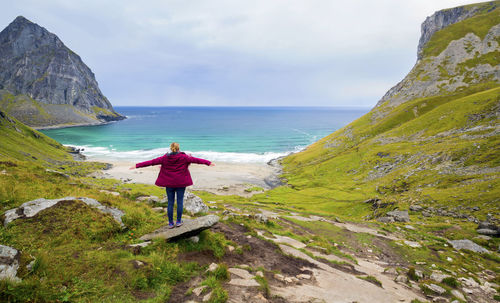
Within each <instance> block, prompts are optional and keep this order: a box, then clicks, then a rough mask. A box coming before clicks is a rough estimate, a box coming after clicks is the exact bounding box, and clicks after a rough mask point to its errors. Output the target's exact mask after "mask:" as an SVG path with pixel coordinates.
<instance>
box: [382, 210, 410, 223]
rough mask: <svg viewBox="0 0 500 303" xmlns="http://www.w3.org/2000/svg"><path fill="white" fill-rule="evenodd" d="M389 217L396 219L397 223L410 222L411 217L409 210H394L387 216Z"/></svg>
mask: <svg viewBox="0 0 500 303" xmlns="http://www.w3.org/2000/svg"><path fill="white" fill-rule="evenodd" d="M386 215H387V216H388V217H392V218H394V220H395V221H397V222H410V216H409V215H408V211H407V210H393V211H390V212H388V213H387V214H386Z"/></svg>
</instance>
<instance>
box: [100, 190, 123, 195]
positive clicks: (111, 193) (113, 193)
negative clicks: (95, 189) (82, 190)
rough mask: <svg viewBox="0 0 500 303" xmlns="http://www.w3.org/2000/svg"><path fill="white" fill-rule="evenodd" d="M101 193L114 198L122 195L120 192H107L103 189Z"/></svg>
mask: <svg viewBox="0 0 500 303" xmlns="http://www.w3.org/2000/svg"><path fill="white" fill-rule="evenodd" d="M99 192H101V193H105V194H108V195H112V196H119V195H120V193H119V192H116V191H109V190H105V189H101V190H100V191H99Z"/></svg>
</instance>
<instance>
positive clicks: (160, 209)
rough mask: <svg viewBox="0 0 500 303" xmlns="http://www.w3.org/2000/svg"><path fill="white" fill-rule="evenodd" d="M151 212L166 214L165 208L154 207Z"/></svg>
mask: <svg viewBox="0 0 500 303" xmlns="http://www.w3.org/2000/svg"><path fill="white" fill-rule="evenodd" d="M151 210H152V211H154V212H157V213H163V212H165V208H163V207H153V208H151Z"/></svg>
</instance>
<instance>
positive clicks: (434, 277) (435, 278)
mask: <svg viewBox="0 0 500 303" xmlns="http://www.w3.org/2000/svg"><path fill="white" fill-rule="evenodd" d="M449 277H451V276H450V275H447V274H444V273H442V272H440V271H437V270H435V271H433V272H432V274H431V276H430V279H431V280H433V281H436V282H438V283H441V281H443V279H444V278H449Z"/></svg>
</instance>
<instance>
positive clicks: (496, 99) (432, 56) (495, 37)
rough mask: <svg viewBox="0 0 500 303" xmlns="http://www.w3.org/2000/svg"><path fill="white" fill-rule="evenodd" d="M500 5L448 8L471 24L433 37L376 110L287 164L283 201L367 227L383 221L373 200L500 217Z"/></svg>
mask: <svg viewBox="0 0 500 303" xmlns="http://www.w3.org/2000/svg"><path fill="white" fill-rule="evenodd" d="M499 3H500V2H499V1H494V2H488V3H480V4H477V5H471V6H467V7H465V9H464V8H461V9H457V8H455V9H452V11H454V12H456V14H460V12H462V13H464V14H467V18H462V17H460V16H455V18H456V20H462V21H457V22H456V23H454V24H452V25H448V26H446V27H444V28H443V29H441V30H438V31H435V33H434V34H433V35H432V37H430V39H428V42H426V43H424V45H423V47H422V50H421V54H422V57H421V58H420V59H419V60H418V61H417V63H416V64H415V66H414V67H413V69H412V70H411V72H410V73H409V74H408V76H406V77H405V79H404V80H403V81H402V82H400V83H399V84H398V85H396V86H395V87H393V88H392V89H391V90H389V92H388V93H387V94H386V95H385V96H384V97H383V98H382V99H381V100H380V101H379V103H378V104H377V106H376V107H375V108H374V109H373V110H372V111H370V112H369V113H368V114H366V115H365V116H363V117H361V118H359V119H358V120H356V121H354V122H353V123H351V124H349V125H348V126H346V127H344V128H342V129H340V130H338V131H336V132H335V133H333V134H331V135H330V136H327V137H326V138H323V139H322V140H320V141H318V142H317V143H315V144H313V145H311V146H310V147H309V148H307V149H306V150H305V151H303V152H301V153H298V154H294V155H291V156H289V157H287V158H285V159H284V160H283V164H284V169H285V175H284V177H285V178H286V179H287V180H288V184H289V185H290V187H289V188H281V189H279V190H277V192H276V193H277V197H280V198H282V199H285V198H286V199H288V200H289V201H292V203H295V205H299V206H302V207H304V208H308V207H310V208H311V209H314V210H319V211H323V212H331V211H334V212H336V213H337V214H343V215H348V216H354V217H358V218H361V217H362V216H365V219H371V218H374V217H377V216H379V215H381V214H382V212H383V211H375V212H373V211H372V209H371V208H370V207H369V206H368V205H366V204H363V203H362V201H364V200H366V199H367V198H377V199H381V201H383V202H384V203H385V202H386V203H388V204H387V205H393V207H399V208H403V209H407V208H408V205H409V204H414V203H419V204H422V205H427V206H431V205H432V206H433V207H436V206H441V207H444V208H447V209H448V210H449V211H450V215H452V214H457V215H458V213H460V214H461V215H467V216H469V215H470V216H471V218H475V219H473V220H482V219H485V217H486V214H487V213H488V212H489V211H494V212H495V213H496V214H497V215H498V213H499V208H500V203H499V201H500V200H499V199H500V198H499V197H500V180H499V178H498V176H499V172H500V155H499V152H498V150H499V147H500V136H499V131H500V129H499V127H500V126H499V116H500V70H499V63H500V56H499V54H500V52H499V51H500V46H499V44H500V24H498V23H499V21H500V7H499ZM446 11H448V10H445V12H446ZM471 11H472V12H474V14H472V15H470V12H471ZM442 14H443V11H441V12H437V13H436V14H435V15H434V16H433V17H430V19H433V18H435V16H439V15H442ZM428 20H429V19H428ZM426 24H427V25H428V24H430V23H429V22H428V21H426V23H424V26H423V29H422V32H423V33H424V34H426V33H428V32H429V30H428V29H427V28H426ZM421 41H422V39H421ZM274 199H276V197H275V198H274ZM346 202H347V203H346ZM475 206H477V208H476V209H480V210H479V211H474V213H473V211H471V208H472V207H475ZM495 216H496V215H495ZM497 219H498V218H497ZM471 220H472V219H471Z"/></svg>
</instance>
